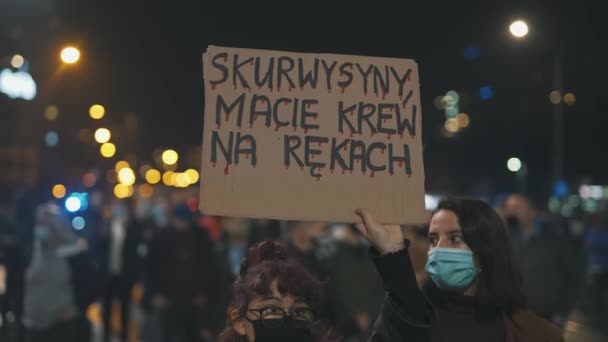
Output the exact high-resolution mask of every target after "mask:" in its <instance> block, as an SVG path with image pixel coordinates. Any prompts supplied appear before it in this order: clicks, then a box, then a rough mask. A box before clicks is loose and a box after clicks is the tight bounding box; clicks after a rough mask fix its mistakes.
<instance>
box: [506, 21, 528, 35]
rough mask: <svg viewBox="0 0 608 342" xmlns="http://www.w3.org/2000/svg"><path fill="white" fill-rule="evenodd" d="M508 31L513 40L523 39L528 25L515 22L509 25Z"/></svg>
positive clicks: (526, 33) (523, 22)
mask: <svg viewBox="0 0 608 342" xmlns="http://www.w3.org/2000/svg"><path fill="white" fill-rule="evenodd" d="M509 31H510V32H511V35H513V37H515V38H524V37H525V36H527V35H528V24H526V22H525V21H523V20H516V21H514V22H512V23H511V25H509Z"/></svg>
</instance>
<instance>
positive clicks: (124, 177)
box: [117, 167, 135, 185]
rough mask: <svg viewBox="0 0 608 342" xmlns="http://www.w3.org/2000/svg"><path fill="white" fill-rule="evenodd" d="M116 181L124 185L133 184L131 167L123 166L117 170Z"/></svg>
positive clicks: (133, 174) (133, 176) (133, 178)
mask: <svg viewBox="0 0 608 342" xmlns="http://www.w3.org/2000/svg"><path fill="white" fill-rule="evenodd" d="M117 177H118V182H120V183H121V184H124V185H133V184H135V172H133V169H131V168H129V167H125V168H122V169H120V171H118V175H117Z"/></svg>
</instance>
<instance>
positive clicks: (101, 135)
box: [95, 128, 112, 144]
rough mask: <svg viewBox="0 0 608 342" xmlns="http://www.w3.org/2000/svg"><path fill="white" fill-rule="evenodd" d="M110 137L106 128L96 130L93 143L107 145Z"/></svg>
mask: <svg viewBox="0 0 608 342" xmlns="http://www.w3.org/2000/svg"><path fill="white" fill-rule="evenodd" d="M111 137H112V133H110V130H109V129H107V128H98V129H97V130H96V131H95V141H97V142H98V143H100V144H103V143H107V142H108V141H110V138H111Z"/></svg>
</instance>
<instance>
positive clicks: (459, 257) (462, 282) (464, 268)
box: [426, 247, 478, 290]
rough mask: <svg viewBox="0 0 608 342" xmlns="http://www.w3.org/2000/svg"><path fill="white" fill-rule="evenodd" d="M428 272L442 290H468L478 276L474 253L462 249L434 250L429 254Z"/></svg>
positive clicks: (439, 248) (438, 248) (437, 248)
mask: <svg viewBox="0 0 608 342" xmlns="http://www.w3.org/2000/svg"><path fill="white" fill-rule="evenodd" d="M426 272H427V273H428V274H429V275H430V276H431V279H432V280H433V282H434V283H435V285H437V286H438V287H439V288H441V289H453V290H461V289H465V288H467V287H468V286H469V285H470V284H471V283H472V282H473V280H474V279H475V277H476V276H477V272H478V271H477V268H476V267H475V264H474V263H473V252H471V251H470V250H466V249H460V248H441V247H436V248H433V249H432V250H431V251H430V252H429V259H428V261H427V263H426Z"/></svg>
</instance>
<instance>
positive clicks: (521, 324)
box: [505, 309, 564, 342]
mask: <svg viewBox="0 0 608 342" xmlns="http://www.w3.org/2000/svg"><path fill="white" fill-rule="evenodd" d="M505 320H506V329H507V335H512V336H514V337H517V338H516V339H515V340H516V341H530V342H536V341H538V342H554V341H556V342H563V341H564V336H563V333H562V331H561V330H560V329H559V328H558V327H557V326H556V325H555V324H553V323H551V322H549V321H547V320H545V319H544V318H542V317H540V316H538V315H537V314H535V313H534V312H532V311H530V310H527V309H523V310H518V311H516V312H515V313H513V314H511V315H510V317H506V318H505Z"/></svg>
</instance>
